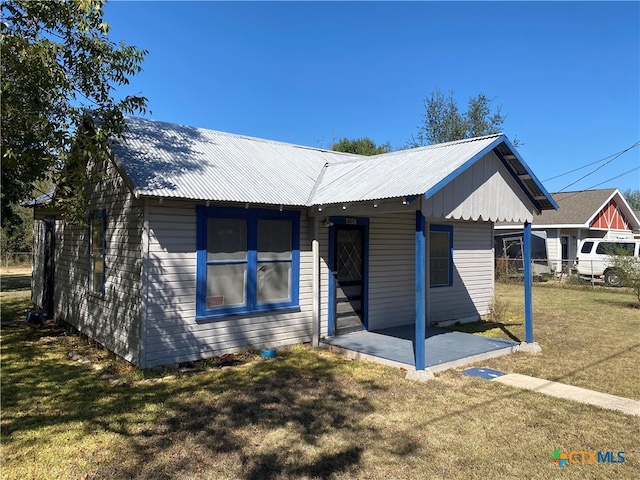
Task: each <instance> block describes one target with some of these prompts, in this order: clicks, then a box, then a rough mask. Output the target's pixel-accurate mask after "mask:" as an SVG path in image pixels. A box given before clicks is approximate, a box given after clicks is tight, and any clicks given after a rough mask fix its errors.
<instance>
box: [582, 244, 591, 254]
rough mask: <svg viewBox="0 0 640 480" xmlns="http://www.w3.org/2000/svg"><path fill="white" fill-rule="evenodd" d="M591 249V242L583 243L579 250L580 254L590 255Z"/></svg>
mask: <svg viewBox="0 0 640 480" xmlns="http://www.w3.org/2000/svg"><path fill="white" fill-rule="evenodd" d="M591 247H593V242H584V243H583V244H582V248H581V249H580V253H591Z"/></svg>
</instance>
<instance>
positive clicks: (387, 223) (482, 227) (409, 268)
mask: <svg viewBox="0 0 640 480" xmlns="http://www.w3.org/2000/svg"><path fill="white" fill-rule="evenodd" d="M427 221H428V222H429V223H431V224H439V225H452V226H453V248H454V254H453V261H454V268H453V285H452V286H450V287H434V288H431V289H430V292H429V302H428V303H427V311H428V315H429V318H428V320H429V321H430V322H438V321H443V320H462V321H469V320H478V318H479V317H480V316H483V315H487V314H488V313H489V312H490V310H491V304H492V301H493V293H494V277H493V268H494V255H493V237H492V224H491V222H451V221H447V220H443V219H435V218H430V219H427ZM323 281H324V277H323ZM414 292H415V213H414V212H409V213H400V214H389V215H380V216H372V217H371V218H370V223H369V330H375V329H380V328H386V327H392V326H397V325H407V324H412V323H413V322H414V320H415V293H414ZM324 305H327V303H326V299H325V298H323V308H324ZM322 318H323V332H325V333H326V316H323V317H322Z"/></svg>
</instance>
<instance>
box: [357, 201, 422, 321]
mask: <svg viewBox="0 0 640 480" xmlns="http://www.w3.org/2000/svg"><path fill="white" fill-rule="evenodd" d="M415 218H416V217H415V212H408V213H400V214H393V215H382V216H374V217H371V219H370V221H369V222H370V223H369V330H375V329H379V328H385V327H392V326H396V325H407V324H410V323H413V322H414V318H415V293H414V291H415V288H414V285H415V281H414V279H415V225H416V220H415Z"/></svg>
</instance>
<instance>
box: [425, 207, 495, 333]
mask: <svg viewBox="0 0 640 480" xmlns="http://www.w3.org/2000/svg"><path fill="white" fill-rule="evenodd" d="M429 221H430V222H431V223H437V224H444V225H446V224H449V225H453V262H454V265H453V285H452V286H450V287H434V288H431V290H430V303H429V305H427V309H428V310H429V321H430V322H439V321H443V320H461V321H471V320H478V318H479V317H480V316H482V315H487V314H488V313H489V312H490V310H491V304H492V301H493V293H494V285H493V268H494V265H493V263H494V258H493V238H492V233H491V223H490V222H453V223H447V222H442V221H439V220H438V219H429Z"/></svg>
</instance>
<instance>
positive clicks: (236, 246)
mask: <svg viewBox="0 0 640 480" xmlns="http://www.w3.org/2000/svg"><path fill="white" fill-rule="evenodd" d="M207 252H208V253H207V260H245V259H246V258H247V221H246V220H244V219H242V218H209V219H208V220H207Z"/></svg>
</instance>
